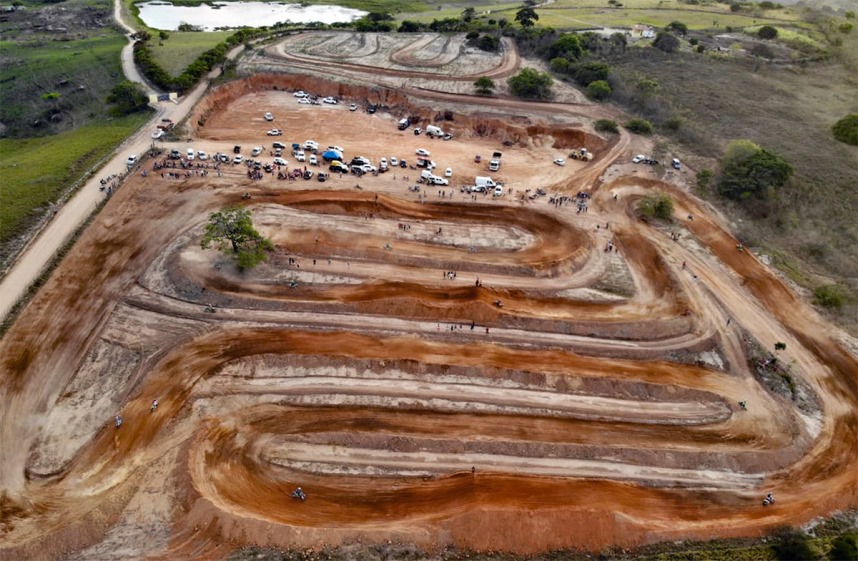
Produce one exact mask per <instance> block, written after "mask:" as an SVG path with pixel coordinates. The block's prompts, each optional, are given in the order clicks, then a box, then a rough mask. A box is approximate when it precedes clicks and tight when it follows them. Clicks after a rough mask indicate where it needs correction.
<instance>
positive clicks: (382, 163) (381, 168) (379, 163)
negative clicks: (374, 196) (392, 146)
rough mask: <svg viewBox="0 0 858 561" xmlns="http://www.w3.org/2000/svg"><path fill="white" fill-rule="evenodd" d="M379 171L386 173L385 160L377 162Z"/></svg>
mask: <svg viewBox="0 0 858 561" xmlns="http://www.w3.org/2000/svg"><path fill="white" fill-rule="evenodd" d="M378 169H379V171H387V158H382V159H381V160H379V161H378Z"/></svg>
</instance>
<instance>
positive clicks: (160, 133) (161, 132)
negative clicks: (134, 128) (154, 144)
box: [152, 129, 164, 140]
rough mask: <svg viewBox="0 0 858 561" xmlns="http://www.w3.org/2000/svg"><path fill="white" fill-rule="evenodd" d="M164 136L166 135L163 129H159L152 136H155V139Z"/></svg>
mask: <svg viewBox="0 0 858 561" xmlns="http://www.w3.org/2000/svg"><path fill="white" fill-rule="evenodd" d="M162 136H164V131H162V130H161V129H158V130H156V131H155V132H153V133H152V138H154V139H155V140H158V139H159V138H161V137H162Z"/></svg>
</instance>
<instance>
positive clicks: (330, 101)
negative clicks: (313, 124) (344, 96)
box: [322, 96, 339, 105]
mask: <svg viewBox="0 0 858 561" xmlns="http://www.w3.org/2000/svg"><path fill="white" fill-rule="evenodd" d="M322 103H327V104H328V105H336V104H337V103H339V102H338V101H337V100H336V98H333V97H330V96H328V97H326V98H325V99H323V100H322Z"/></svg>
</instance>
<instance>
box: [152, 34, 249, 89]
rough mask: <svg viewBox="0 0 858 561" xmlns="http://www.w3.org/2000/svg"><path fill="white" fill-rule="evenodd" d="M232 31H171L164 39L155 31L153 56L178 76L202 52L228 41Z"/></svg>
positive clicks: (175, 76) (167, 69) (173, 74)
mask: <svg viewBox="0 0 858 561" xmlns="http://www.w3.org/2000/svg"><path fill="white" fill-rule="evenodd" d="M232 33H233V32H231V31H210V32H209V31H207V32H196V31H170V32H167V38H166V39H162V38H161V36H160V34H158V33H155V34H153V36H152V40H151V49H152V58H153V59H154V60H155V61H156V62H157V63H158V64H159V65H161V67H162V68H163V69H164V70H165V71H166V72H167V74H169V75H170V76H172V77H174V78H177V77H179V76H180V75H181V74H182V72H184V71H185V69H186V68H187V67H188V66H190V65H191V64H192V63H193V62H194V61H195V60H197V58H199V56H200V55H201V54H203V53H204V52H206V51H207V50H209V49H211V48H213V47H215V46H216V45H217V44H219V43H223V42H224V41H226V39H227V37H229V36H230V35H232Z"/></svg>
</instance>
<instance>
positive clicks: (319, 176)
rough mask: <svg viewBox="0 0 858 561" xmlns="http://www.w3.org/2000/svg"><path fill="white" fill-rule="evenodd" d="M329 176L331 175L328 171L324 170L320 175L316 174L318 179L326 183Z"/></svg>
mask: <svg viewBox="0 0 858 561" xmlns="http://www.w3.org/2000/svg"><path fill="white" fill-rule="evenodd" d="M328 177H330V176H329V175H328V174H327V173H325V172H324V171H320V172H319V175H317V176H316V179H318V180H319V183H324V182H325V181H327V180H328Z"/></svg>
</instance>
